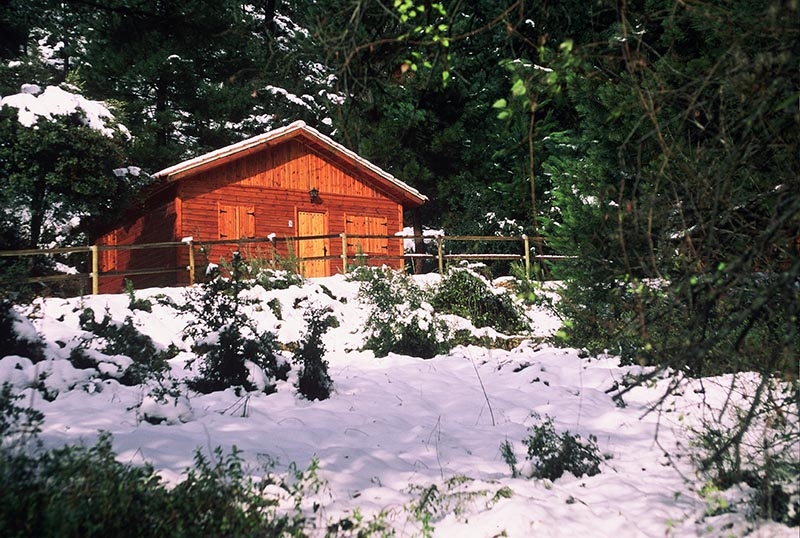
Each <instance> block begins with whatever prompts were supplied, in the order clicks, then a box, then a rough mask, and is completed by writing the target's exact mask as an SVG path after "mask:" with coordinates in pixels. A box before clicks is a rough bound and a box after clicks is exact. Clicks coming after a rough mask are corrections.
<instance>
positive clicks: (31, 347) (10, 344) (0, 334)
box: [0, 299, 45, 363]
mask: <svg viewBox="0 0 800 538" xmlns="http://www.w3.org/2000/svg"><path fill="white" fill-rule="evenodd" d="M26 322H27V325H28V326H29V327H28V328H29V330H28V331H27V332H28V333H29V335H27V336H24V335H22V336H21V335H20V334H18V332H17V328H16V325H17V324H25V323H26ZM32 332H33V327H32V326H30V322H28V321H27V320H26V319H24V318H22V317H21V316H20V315H19V314H18V313H17V311H16V310H14V305H13V304H11V303H10V302H7V301H5V300H2V299H0V350H2V351H0V354H2V355H3V356H5V355H19V356H21V357H27V358H29V359H30V360H31V362H34V363H36V362H39V361H41V360H44V358H45V354H44V342H42V340H41V338H39V336H38V335H35V338H34V339H33V340H30V336H31V335H30V333H32ZM34 334H35V333H34Z"/></svg>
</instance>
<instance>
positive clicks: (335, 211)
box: [97, 121, 427, 293]
mask: <svg viewBox="0 0 800 538" xmlns="http://www.w3.org/2000/svg"><path fill="white" fill-rule="evenodd" d="M155 177H156V178H157V179H158V182H157V183H156V185H155V186H154V188H152V189H151V190H149V191H148V192H147V193H146V195H145V197H144V199H143V201H142V203H141V204H139V206H138V207H137V209H136V210H135V211H132V212H131V213H130V214H128V215H127V216H125V217H124V218H123V220H122V222H121V224H120V225H118V226H117V227H116V228H115V229H113V230H111V231H109V232H108V233H106V234H104V235H103V236H102V237H100V238H99V240H98V241H97V245H99V246H100V256H99V258H100V274H101V276H100V291H101V292H102V293H117V292H119V291H120V290H121V289H122V288H123V283H124V279H130V280H131V281H132V282H133V283H134V286H135V287H137V288H143V287H152V286H175V285H186V284H188V283H189V273H188V271H186V270H183V269H185V268H186V267H187V265H188V264H189V255H190V253H189V247H188V246H187V245H188V240H189V238H191V241H192V243H193V244H194V245H195V246H196V248H195V254H194V256H195V257H196V262H197V266H198V267H200V268H201V269H202V267H203V266H205V265H207V264H209V263H219V262H220V259H227V260H228V261H230V259H231V258H230V257H231V253H232V252H233V251H234V250H238V251H240V252H242V254H243V255H244V256H245V257H247V256H259V257H263V258H269V259H272V260H275V259H276V258H277V259H279V260H280V259H283V260H287V259H291V258H292V257H300V258H309V257H318V258H325V257H328V258H329V259H318V260H313V261H309V262H306V263H303V264H302V271H303V273H304V276H306V277H316V276H328V275H332V274H335V273H337V272H342V270H343V267H342V264H343V261H342V259H341V255H342V250H343V245H342V241H341V240H340V239H339V238H338V237H335V238H331V237H323V238H317V239H313V240H297V239H295V238H300V237H308V236H312V237H313V236H326V235H333V234H341V233H342V232H344V233H345V234H347V235H348V236H352V235H372V236H379V235H382V236H390V235H394V234H396V233H397V232H400V231H402V229H403V211H404V209H410V208H414V207H418V206H419V205H421V204H423V203H425V201H426V200H427V198H426V197H425V196H424V195H422V194H420V193H419V192H418V191H417V190H416V189H414V188H412V187H410V186H409V185H407V184H405V183H403V182H402V181H400V180H399V179H397V178H395V177H394V176H392V175H391V174H389V173H387V172H385V171H383V170H381V169H380V168H379V167H377V166H375V165H374V164H372V163H370V162H369V161H367V160H366V159H363V158H361V157H359V156H358V155H356V154H355V153H354V152H352V151H350V150H349V149H347V148H345V147H344V146H342V145H341V144H339V143H337V142H335V141H334V140H332V139H331V138H329V137H327V136H325V135H323V134H321V133H320V132H319V131H317V130H316V129H313V128H311V127H309V126H308V125H306V124H305V123H304V122H302V121H300V122H295V123H292V124H291V125H288V126H286V127H281V128H278V129H275V130H273V131H270V132H268V133H265V134H262V135H259V136H255V137H253V138H250V139H247V140H243V141H241V142H238V143H236V144H232V145H230V146H227V147H224V148H222V149H219V150H216V151H212V152H211V153H207V154H205V155H201V156H199V157H196V158H194V159H190V160H188V161H185V162H182V163H180V164H177V165H175V166H171V167H169V168H166V169H164V170H161V171H160V172H158V173H156V174H155ZM270 237H272V238H277V239H278V240H277V241H276V240H274V239H273V241H270V240H269V239H268V238H270ZM242 239H248V240H249V239H263V241H258V242H251V241H246V242H243V241H241V240H242ZM180 241H185V242H187V245H180V246H175V245H174V242H180ZM204 242H212V243H211V244H206V245H204ZM145 243H168V245H165V246H162V247H148V248H146V249H145V248H134V249H131V248H130V247H129V246H130V245H142V244H145ZM169 243H172V244H169ZM117 246H122V247H123V248H103V247H117ZM125 246H128V247H125ZM346 248H347V250H348V252H347V255H348V256H350V257H353V258H355V257H356V256H357V255H359V254H363V258H362V259H366V260H367V262H368V263H370V264H377V265H381V264H386V265H389V266H391V267H395V268H401V267H402V264H403V260H402V255H403V243H402V240H390V239H388V238H386V239H380V238H361V239H353V240H348V241H347V246H346ZM381 258H383V259H381ZM176 268H179V269H180V270H178V271H175V269H176ZM159 270H161V271H162V272H157V271H159ZM126 271H127V272H129V274H127V275H120V274H109V273H115V272H116V273H119V272H126ZM148 271H153V272H148ZM133 273H138V274H133Z"/></svg>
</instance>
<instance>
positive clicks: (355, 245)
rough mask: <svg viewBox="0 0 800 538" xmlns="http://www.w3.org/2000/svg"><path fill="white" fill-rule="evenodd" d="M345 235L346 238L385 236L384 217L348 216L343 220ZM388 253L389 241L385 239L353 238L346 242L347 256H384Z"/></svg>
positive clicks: (386, 228)
mask: <svg viewBox="0 0 800 538" xmlns="http://www.w3.org/2000/svg"><path fill="white" fill-rule="evenodd" d="M345 234H347V235H348V236H358V235H376V236H386V235H387V234H388V225H387V221H386V217H368V216H365V215H348V216H347V217H346V218H345ZM388 251H389V239H388V238H387V237H368V238H363V237H354V238H352V239H348V241H347V254H348V256H355V255H357V254H369V255H372V256H385V255H386V254H387V253H388Z"/></svg>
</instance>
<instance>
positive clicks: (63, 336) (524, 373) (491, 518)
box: [0, 276, 797, 538]
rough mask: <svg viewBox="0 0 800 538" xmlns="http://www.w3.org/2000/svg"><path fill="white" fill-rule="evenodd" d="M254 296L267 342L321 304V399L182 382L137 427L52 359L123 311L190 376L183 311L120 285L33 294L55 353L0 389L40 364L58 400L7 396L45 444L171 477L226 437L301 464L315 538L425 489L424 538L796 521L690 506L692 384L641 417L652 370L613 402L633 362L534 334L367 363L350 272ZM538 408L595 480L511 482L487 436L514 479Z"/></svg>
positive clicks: (723, 527) (395, 512)
mask: <svg viewBox="0 0 800 538" xmlns="http://www.w3.org/2000/svg"><path fill="white" fill-rule="evenodd" d="M431 278H435V277H430V276H429V277H426V279H427V280H428V281H430V279H431ZM257 290H258V288H257V289H256V291H254V292H253V294H254V295H255V296H256V297H258V298H259V300H260V305H261V306H256V307H253V308H252V310H251V316H252V317H253V318H254V319H255V320H257V322H258V324H259V326H260V327H261V329H263V330H269V331H272V332H274V333H275V334H276V335H277V337H278V339H279V340H280V341H281V342H284V343H289V342H297V341H299V340H300V338H301V336H302V334H303V333H304V331H305V322H304V320H303V306H307V305H310V304H315V305H321V306H326V305H327V306H330V307H331V308H332V309H333V313H334V315H335V316H336V318H337V319H338V321H339V326H338V327H336V328H333V329H331V330H329V331H328V332H327V333H326V334H325V336H324V342H325V345H326V348H327V354H326V356H325V358H326V360H327V361H328V362H329V365H330V367H329V372H330V375H331V377H332V379H333V383H334V386H333V394H332V395H331V397H330V399H328V400H325V401H313V402H312V401H308V400H305V399H303V398H302V397H301V396H299V395H298V392H297V389H296V388H295V387H294V385H293V380H294V378H293V377H290V379H289V381H287V382H279V384H278V391H277V392H276V393H274V394H271V395H265V394H263V393H250V394H247V395H244V396H237V395H236V394H235V393H234V391H233V390H228V391H225V392H219V393H214V394H210V395H199V394H194V393H188V392H186V391H184V392H185V393H186V394H187V395H188V398H181V399H180V400H179V401H178V405H177V406H175V405H172V404H170V405H168V406H166V407H164V408H163V409H161V410H160V411H161V412H162V414H163V416H164V417H165V418H168V419H169V420H168V421H167V422H165V423H161V424H158V425H153V424H150V423H148V422H146V421H143V420H142V413H143V410H148V409H149V411H150V412H151V413H152V412H154V411H153V408H154V407H157V405H158V404H156V403H155V402H153V401H152V400H151V399H150V398H149V397H148V388H146V387H128V386H123V385H120V384H119V383H117V382H116V381H114V380H104V381H100V380H98V379H95V377H96V374H97V371H96V370H76V369H74V368H73V367H72V365H71V364H70V363H69V361H68V360H67V357H68V356H69V352H70V349H72V347H74V346H75V345H77V343H78V342H79V341H80V339H81V338H82V337H85V336H86V333H84V332H83V331H81V329H80V327H79V321H78V316H79V313H80V311H81V309H83V308H87V307H89V308H92V309H93V310H94V311H95V313H96V314H97V317H98V319H101V318H102V316H103V314H104V313H105V312H108V313H110V315H111V316H112V317H113V319H114V320H115V321H117V322H123V321H124V319H125V318H126V316H131V317H132V319H133V320H134V323H135V325H136V327H138V328H139V330H140V331H142V332H143V333H145V334H147V335H149V336H151V337H152V338H153V340H154V341H155V342H156V343H157V344H158V345H160V346H165V347H166V346H168V345H169V344H171V343H173V344H175V345H177V346H179V347H180V348H181V349H183V350H184V351H182V352H181V353H180V354H179V355H178V356H177V357H175V358H174V359H172V360H171V366H172V375H173V376H174V377H175V378H177V379H181V378H185V377H186V376H187V375H191V373H187V371H186V369H185V368H184V364H185V361H186V360H187V359H188V358H190V357H192V354H191V352H190V351H188V349H189V346H188V344H187V343H186V342H183V341H182V340H181V333H182V331H183V329H184V327H185V326H186V323H187V320H186V319H185V318H182V317H181V316H179V315H177V314H176V312H175V310H173V309H172V308H170V307H167V306H162V305H159V304H156V303H155V302H154V306H153V308H152V312H151V313H148V312H144V311H141V310H134V311H132V310H130V309H129V308H128V305H129V297H128V296H126V295H101V296H92V297H82V298H74V299H48V300H45V301H41V302H40V303H39V304H37V305H36V308H35V309H34V312H33V317H34V321H33V327H34V328H35V330H36V331H37V332H38V333H39V334H41V335H42V336H43V337H44V338H45V340H46V342H47V346H48V348H47V354H48V356H50V357H55V358H53V359H50V360H47V361H44V362H40V363H38V364H35V365H32V364H30V362H29V361H27V360H26V359H23V358H20V357H15V356H7V357H5V358H2V359H0V382H3V381H10V382H12V383H13V384H14V385H15V386H16V387H17V388H18V389H20V390H21V389H25V387H29V386H30V385H31V384H32V383H33V382H34V380H35V379H36V378H38V377H39V376H40V375H41V374H47V378H46V381H45V384H46V385H47V386H48V388H49V389H50V390H54V391H58V395H57V397H55V399H54V400H52V401H47V400H45V399H43V398H42V397H41V395H39V393H36V392H34V391H33V390H32V389H26V390H27V394H26V399H25V400H24V401H25V402H29V403H31V404H32V405H33V406H34V407H36V408H38V409H40V410H41V411H43V412H44V414H45V417H46V418H45V422H44V424H43V427H42V433H41V439H42V440H43V441H44V443H45V446H47V447H55V446H60V445H62V444H64V443H85V444H86V445H91V444H93V443H94V442H95V440H96V439H97V437H98V432H100V431H107V432H110V433H111V434H112V435H113V444H114V448H115V450H116V452H117V454H118V458H119V460H120V461H124V462H131V463H140V462H145V461H147V462H151V463H152V464H153V465H154V466H155V467H156V468H157V469H159V471H160V472H161V474H162V476H164V477H165V478H166V479H167V480H169V481H178V480H180V478H181V476H182V473H183V472H184V471H185V469H186V468H188V467H190V466H191V464H192V460H193V455H194V451H195V449H197V448H200V449H201V450H202V451H204V452H205V453H210V451H211V450H213V448H214V447H217V446H221V447H223V449H225V450H226V451H227V450H230V447H231V446H233V445H235V446H237V447H238V448H239V449H241V450H242V451H243V452H242V455H243V457H244V458H245V460H246V461H247V462H248V464H249V465H250V466H251V469H252V471H253V472H254V473H258V472H259V471H260V469H262V468H263V465H264V464H266V463H271V464H274V466H275V467H274V469H275V470H276V471H278V472H281V471H285V470H286V469H288V467H289V465H290V464H292V463H294V464H295V465H296V466H297V468H299V469H304V468H306V467H307V466H308V465H309V464H311V462H312V461H313V460H315V459H316V460H318V462H319V476H320V477H321V478H322V479H323V480H324V482H325V487H324V488H323V489H322V490H321V492H320V493H318V494H317V496H316V498H315V499H314V500H316V501H318V502H319V503H321V506H322V507H321V509H320V510H318V511H317V513H316V515H314V516H313V517H314V518H315V519H316V521H317V525H318V527H319V528H320V529H321V532H323V533H324V530H325V526H326V523H327V522H331V521H336V520H338V519H339V518H341V517H345V516H347V515H348V514H352V513H353V512H354V511H355V510H358V511H359V512H360V513H361V514H363V515H365V516H366V517H367V518H370V517H374V516H376V515H377V514H379V513H381V512H382V515H381V516H380V517H382V518H383V519H385V520H386V521H387V522H388V523H390V524H391V525H392V526H393V528H394V529H395V531H396V532H397V534H398V535H400V536H409V535H419V534H420V533H421V528H420V523H419V521H417V520H416V519H415V518H414V517H413V514H412V510H410V509H409V507H410V506H412V505H413V503H419V500H420V496H421V495H422V494H423V492H425V491H428V492H430V491H435V492H436V495H435V496H434V497H432V498H431V499H430V502H429V503H427V505H426V507H427V510H428V512H429V513H430V523H431V524H432V525H433V527H434V531H433V535H434V536H442V537H450V536H460V537H472V536H474V537H491V536H500V535H502V536H512V537H528V536H553V537H556V536H563V537H574V536H587V537H589V536H591V537H604V536H608V537H615V538H620V537H629V536H632V537H636V536H652V537H663V536H698V535H702V536H717V535H724V536H730V535H733V536H738V535H742V534H745V533H746V532H748V531H752V535H753V536H770V537H781V536H792V537H796V536H797V529H790V528H788V527H785V526H782V525H778V524H775V523H771V522H766V521H759V522H755V523H753V522H748V521H746V518H745V514H744V513H742V512H743V511H744V510H745V508H746V505H742V506H741V507H740V508H739V511H734V512H733V513H727V514H723V515H719V516H715V517H711V516H705V513H706V510H707V508H708V506H709V503H713V502H714V500H713V499H709V498H708V496H707V495H706V496H705V497H704V496H701V495H700V494H699V493H698V492H699V490H700V488H701V486H702V485H703V483H702V480H701V479H700V478H699V477H698V476H697V475H696V473H695V471H694V469H693V467H692V465H691V462H690V460H689V458H688V456H687V455H686V447H687V445H688V434H687V431H686V428H687V425H690V424H692V423H693V422H692V421H693V417H695V418H699V417H696V415H697V413H698V412H699V410H700V409H701V406H700V405H699V402H700V400H699V398H701V395H699V394H697V393H695V392H694V391H692V390H685V391H683V395H682V396H681V397H680V398H674V399H672V400H670V401H668V402H667V403H666V405H664V406H662V410H661V412H650V413H648V412H646V411H647V409H648V406H649V404H651V403H652V402H654V401H655V400H657V399H658V398H659V397H661V396H662V394H663V392H664V389H665V387H666V383H667V382H668V380H662V381H660V382H658V383H654V384H651V386H649V387H642V388H637V389H635V390H633V391H632V392H630V393H628V394H627V395H626V396H625V398H624V402H625V404H626V405H625V406H620V405H618V404H617V402H615V401H614V400H613V399H612V396H613V395H614V390H613V387H614V386H615V385H616V384H617V383H620V382H621V381H622V380H623V378H624V376H625V375H626V374H627V373H636V372H638V371H639V369H638V368H634V367H620V366H618V364H617V361H616V360H615V359H614V358H613V357H600V358H591V359H582V358H579V357H578V353H577V351H575V350H570V349H559V348H555V347H550V346H548V345H547V344H541V343H536V341H537V340H536V339H528V340H523V341H522V343H521V344H520V345H518V346H517V347H514V348H513V349H511V350H508V351H507V350H503V349H487V348H480V347H474V346H470V347H457V348H455V349H453V350H452V351H451V352H450V353H448V354H447V355H443V356H437V357H435V358H433V359H430V360H422V359H420V358H415V357H408V356H399V355H390V356H388V357H385V358H382V359H377V358H375V357H374V355H373V353H372V352H370V351H360V350H359V348H360V347H361V344H362V339H363V333H362V327H363V325H364V321H365V318H366V316H367V309H366V308H365V307H364V305H363V304H361V303H360V302H359V301H358V299H357V290H358V283H357V282H348V281H346V280H345V279H344V278H343V277H342V276H335V277H330V278H324V279H313V280H312V281H310V282H309V283H307V284H306V285H305V286H303V287H302V288H298V287H292V288H290V289H288V290H282V291H268V292H267V291H263V290H261V291H260V292H259V291H257ZM326 291H330V292H331V293H330V294H328V293H326ZM157 294H165V295H168V296H170V297H172V298H174V299H175V300H176V301H180V300H181V299H182V297H183V294H184V290H182V289H150V290H144V291H138V292H137V293H136V297H137V298H140V299H145V298H152V297H153V296H155V295H157ZM330 295H332V296H333V297H331V296H330ZM275 298H277V299H278V300H279V301H280V303H281V311H282V316H281V317H282V318H283V319H280V320H279V319H278V318H277V317H276V316H275V314H274V313H273V311H272V310H271V309H270V308H267V307H266V306H264V305H266V303H267V302H268V301H270V300H271V299H275ZM531 315H532V317H533V320H534V327H535V335H537V336H542V335H547V334H549V333H551V332H552V331H553V330H555V328H556V327H557V326H558V323H557V322H556V321H555V320H554V319H552V318H550V317H549V316H548V315H547V313H545V312H541V311H534V312H532V314H531ZM0 355H2V353H0ZM287 357H288V355H287ZM124 361H125V359H124V358H118V362H124ZM293 375H294V376H296V373H294V374H293ZM726 383H727V380H726V379H724V378H722V379H716V380H705V385H704V387H705V393H704V394H702V398H704V399H705V401H706V402H709V401H712V400H713V399H714V398H715V397H716V396H715V395H716V394H717V392H718V394H719V396H720V397H722V396H724V394H726V392H727V390H726V389H727V388H728V387H727V385H726ZM155 412H158V410H156V411H155ZM536 415H538V416H539V417H540V418H539V419H538V420H537V419H536V418H535V416H536ZM545 417H551V418H552V420H553V423H554V425H555V427H556V429H557V431H558V432H563V431H566V430H568V431H569V432H571V433H575V434H579V435H580V436H581V437H582V438H583V439H587V438H588V437H589V436H590V435H594V436H596V438H597V445H598V447H599V449H600V452H601V454H602V455H603V456H604V458H605V459H604V461H603V463H602V464H601V472H600V473H599V474H597V475H595V476H593V477H586V476H584V477H580V478H577V477H574V476H572V475H570V474H566V475H564V476H563V477H561V478H559V479H557V480H555V481H552V482H551V481H549V480H545V479H530V478H524V477H521V478H512V477H511V470H510V468H509V466H508V465H507V464H506V462H505V461H504V458H503V456H502V454H501V450H500V446H501V444H502V443H503V442H505V441H508V442H510V443H511V444H512V445H513V447H514V448H515V451H516V454H517V457H518V459H519V460H520V466H521V471H522V474H523V475H525V473H526V472H529V471H530V469H529V465H530V464H529V463H527V462H526V460H525V454H526V447H525V446H524V445H523V443H522V440H523V439H525V438H526V437H527V436H528V435H529V428H531V427H532V426H534V425H536V424H538V423H539V422H540V421H541V420H542V419H543V418H545ZM431 486H436V489H435V490H433V489H432V488H431ZM307 500H309V501H310V499H307Z"/></svg>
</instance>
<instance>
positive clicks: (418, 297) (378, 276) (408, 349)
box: [358, 269, 450, 359]
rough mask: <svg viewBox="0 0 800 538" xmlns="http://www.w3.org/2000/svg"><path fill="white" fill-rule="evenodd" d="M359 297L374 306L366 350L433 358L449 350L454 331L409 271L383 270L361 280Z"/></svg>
mask: <svg viewBox="0 0 800 538" xmlns="http://www.w3.org/2000/svg"><path fill="white" fill-rule="evenodd" d="M358 295H359V298H360V299H361V300H362V301H364V302H366V303H368V304H369V305H370V313H369V317H368V318H367V323H366V326H365V332H366V333H367V341H366V343H365V344H364V348H365V349H371V350H373V351H374V352H375V356H377V357H385V356H386V355H388V354H389V353H399V354H404V355H410V356H414V357H422V358H423V359H430V358H432V357H434V356H436V355H437V354H439V353H444V352H446V351H447V350H448V349H449V348H450V346H449V342H448V340H449V333H450V330H449V328H448V327H447V324H446V323H444V321H442V320H441V319H439V318H438V317H437V316H436V314H435V312H434V311H433V307H431V305H430V304H429V303H427V302H426V300H425V299H426V297H425V293H424V292H423V291H422V290H421V289H420V288H419V287H418V286H417V285H416V284H415V283H414V282H413V281H412V280H411V279H410V278H409V277H407V276H406V275H405V274H403V273H400V272H395V271H392V270H391V269H383V270H381V271H376V272H374V273H372V277H371V279H370V280H365V281H363V282H362V283H361V286H360V287H359V290H358Z"/></svg>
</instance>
